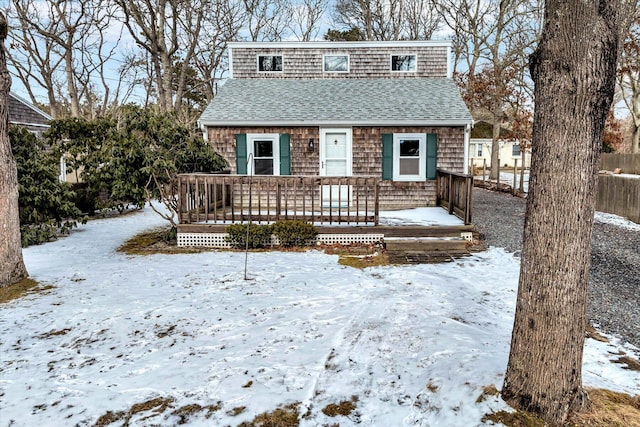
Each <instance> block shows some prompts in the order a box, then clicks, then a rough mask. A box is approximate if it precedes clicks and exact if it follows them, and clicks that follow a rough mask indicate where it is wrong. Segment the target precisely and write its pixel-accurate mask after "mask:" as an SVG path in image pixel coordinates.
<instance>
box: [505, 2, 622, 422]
mask: <svg viewBox="0 0 640 427" xmlns="http://www.w3.org/2000/svg"><path fill="white" fill-rule="evenodd" d="M620 4H621V2H616V1H614V0H601V1H600V2H585V1H580V0H570V1H561V0H550V1H547V3H546V11H545V27H544V31H543V32H542V39H541V41H540V44H539V46H538V48H537V50H536V51H535V53H534V54H533V55H532V56H531V59H530V67H531V75H532V78H533V80H534V83H535V114H534V124H533V143H532V146H533V149H532V160H531V180H530V187H529V195H528V199H527V210H526V217H525V227H524V242H523V249H522V263H521V269H520V282H519V287H518V301H517V304H516V315H515V322H514V329H513V334H512V340H511V351H510V354H509V365H508V367H507V373H506V377H505V381H504V385H503V389H502V396H503V398H504V399H505V400H506V401H507V402H508V403H509V404H511V405H512V406H514V407H516V408H520V409H524V410H528V411H531V412H533V413H536V414H538V415H540V416H542V418H544V419H545V420H546V421H547V422H549V423H551V424H552V425H555V424H561V423H563V422H564V421H565V420H566V419H567V416H568V414H569V413H570V412H572V411H580V410H582V409H584V408H585V407H586V406H587V405H588V397H587V396H586V393H585V392H584V391H583V389H582V353H583V345H584V336H585V327H586V308H587V283H588V279H589V265H590V254H591V247H590V245H591V229H592V224H593V214H594V210H595V196H596V191H597V185H596V184H597V168H598V164H599V160H600V149H601V146H602V135H603V130H604V124H605V119H606V116H607V111H608V109H609V106H610V105H611V101H612V98H613V92H614V82H615V73H616V59H617V54H618V45H619V37H618V13H617V11H616V8H617V7H619V5H620Z"/></svg>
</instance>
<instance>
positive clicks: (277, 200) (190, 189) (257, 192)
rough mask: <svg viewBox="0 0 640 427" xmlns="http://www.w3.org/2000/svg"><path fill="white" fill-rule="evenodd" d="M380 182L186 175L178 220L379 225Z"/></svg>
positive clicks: (182, 179) (182, 178) (369, 179)
mask: <svg viewBox="0 0 640 427" xmlns="http://www.w3.org/2000/svg"><path fill="white" fill-rule="evenodd" d="M379 183H380V179H379V178H378V177H371V176H347V177H344V176H343V177H320V176H246V175H215V174H181V175H178V191H179V193H178V196H179V197H178V220H179V221H180V223H181V224H192V223H218V224H220V223H222V224H224V223H235V222H248V221H252V222H256V223H261V222H265V223H270V222H274V221H278V220H281V219H298V220H303V221H306V222H310V223H317V224H362V225H378V206H379V200H378V197H379V195H378V193H379Z"/></svg>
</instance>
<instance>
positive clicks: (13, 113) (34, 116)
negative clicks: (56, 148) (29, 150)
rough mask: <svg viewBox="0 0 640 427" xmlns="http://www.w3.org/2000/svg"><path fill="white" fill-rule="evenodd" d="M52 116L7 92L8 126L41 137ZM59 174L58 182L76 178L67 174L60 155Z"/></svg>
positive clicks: (74, 180)
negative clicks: (22, 128) (18, 127)
mask: <svg viewBox="0 0 640 427" xmlns="http://www.w3.org/2000/svg"><path fill="white" fill-rule="evenodd" d="M51 120H53V118H52V117H51V116H50V115H48V114H47V113H45V112H44V111H42V110H41V109H39V108H38V107H36V106H35V105H33V104H32V103H30V102H29V101H27V100H26V99H24V98H22V97H20V96H18V95H16V94H15V93H13V92H10V93H9V126H22V127H25V128H27V129H29V131H31V132H32V133H33V134H35V135H36V136H37V137H41V136H42V134H43V133H44V132H45V131H47V130H48V129H49V127H50V126H49V122H50V121H51ZM59 171H60V175H58V179H59V180H60V182H65V181H69V182H76V181H77V179H76V177H75V175H73V174H67V165H66V163H65V161H64V157H60V170H59Z"/></svg>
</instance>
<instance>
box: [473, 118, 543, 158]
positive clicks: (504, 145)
mask: <svg viewBox="0 0 640 427" xmlns="http://www.w3.org/2000/svg"><path fill="white" fill-rule="evenodd" d="M492 133H493V129H492V124H491V123H488V122H485V121H477V122H476V123H475V125H474V127H473V129H472V130H471V139H470V140H469V164H470V165H473V166H474V167H476V168H482V166H483V165H484V164H485V161H486V165H487V167H490V166H491V152H492V150H493V148H492V145H493V144H492V139H491V135H492ZM509 133H510V132H509V130H507V129H504V128H503V129H501V130H500V138H501V139H500V141H499V146H500V152H499V153H498V158H499V159H500V167H501V168H504V167H511V168H512V167H513V166H514V164H515V161H516V160H517V161H518V167H520V166H522V153H521V150H520V141H518V140H517V139H513V138H510V135H509ZM530 165H531V152H530V151H527V152H526V153H525V157H524V166H525V167H526V168H529V166H530Z"/></svg>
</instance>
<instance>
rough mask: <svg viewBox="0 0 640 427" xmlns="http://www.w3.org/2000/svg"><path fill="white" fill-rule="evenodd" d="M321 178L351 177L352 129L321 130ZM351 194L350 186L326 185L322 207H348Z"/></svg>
mask: <svg viewBox="0 0 640 427" xmlns="http://www.w3.org/2000/svg"><path fill="white" fill-rule="evenodd" d="M320 176H351V129H321V130H320ZM350 193H351V191H350V188H349V186H348V185H325V186H323V187H322V205H323V206H325V207H329V206H331V207H346V206H348V204H349V201H350V199H351V197H350V196H351V194H350Z"/></svg>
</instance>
